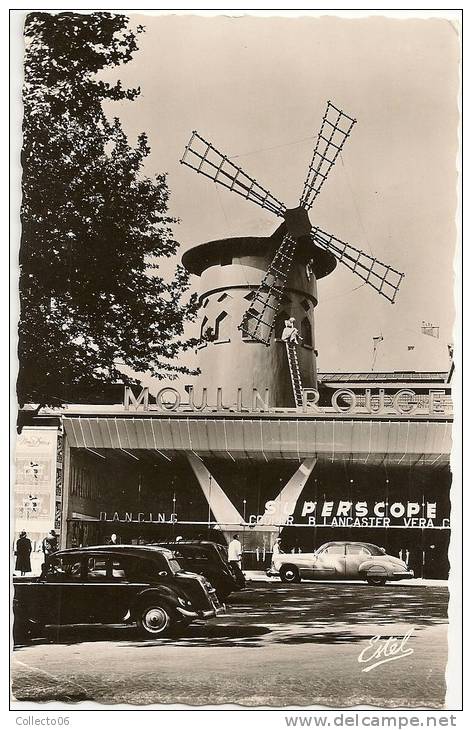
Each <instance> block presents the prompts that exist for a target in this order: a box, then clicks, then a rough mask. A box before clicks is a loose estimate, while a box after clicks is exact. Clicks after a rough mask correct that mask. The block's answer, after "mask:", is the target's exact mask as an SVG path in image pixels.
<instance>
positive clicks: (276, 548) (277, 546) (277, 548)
mask: <svg viewBox="0 0 472 730" xmlns="http://www.w3.org/2000/svg"><path fill="white" fill-rule="evenodd" d="M294 550H295V548H294ZM294 550H292V552H293V551H294ZM280 553H283V550H282V538H281V537H278V538H277V540H276V541H275V542H274V544H273V546H272V561H271V565H270V568H271V570H275V571H277V569H278V568H277V567H276V562H277V558H278V556H279V555H280Z"/></svg>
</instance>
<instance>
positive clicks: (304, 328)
mask: <svg viewBox="0 0 472 730" xmlns="http://www.w3.org/2000/svg"><path fill="white" fill-rule="evenodd" d="M300 334H301V336H302V338H303V339H302V343H303V344H304V345H306V346H307V347H312V346H313V338H312V334H311V324H310V320H309V319H308V317H304V318H303V319H302V322H301V325H300Z"/></svg>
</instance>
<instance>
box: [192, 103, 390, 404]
mask: <svg viewBox="0 0 472 730" xmlns="http://www.w3.org/2000/svg"><path fill="white" fill-rule="evenodd" d="M355 123H356V120H355V119H353V118H352V117H350V116H349V115H348V114H346V113H345V112H343V111H342V110H341V109H338V108H337V107H336V106H335V105H334V104H332V102H331V101H328V102H327V106H326V111H325V114H324V116H323V120H322V123H321V128H320V131H319V132H318V138H317V141H316V145H315V149H314V152H313V156H312V159H311V162H310V164H309V166H308V172H307V175H306V179H305V183H304V186H303V191H302V194H301V196H300V200H299V204H298V206H297V207H295V208H287V207H286V206H285V205H284V203H282V202H280V201H279V200H278V199H277V198H276V197H274V196H273V195H272V193H270V192H269V190H267V189H266V188H263V187H262V186H261V185H259V183H258V182H257V181H256V180H254V179H253V178H252V177H250V176H249V175H247V174H246V173H245V172H244V171H243V170H242V169H241V168H240V167H238V166H237V165H235V164H234V163H233V162H232V161H231V160H230V159H229V158H228V157H227V156H226V155H223V154H221V152H219V151H218V150H217V149H216V147H214V145H212V144H211V143H210V142H208V141H207V140H205V139H204V138H203V137H202V136H201V135H200V134H199V133H198V132H196V131H194V132H193V133H192V136H191V138H190V140H189V142H188V144H187V145H186V147H185V151H184V154H183V157H182V159H181V160H180V162H181V163H182V164H184V165H187V166H188V167H190V168H192V169H193V170H195V171H196V172H198V173H200V174H201V175H204V176H205V177H208V178H209V179H210V180H212V181H213V182H215V183H218V184H220V185H222V186H223V187H225V188H227V189H228V190H232V191H234V192H235V193H237V194H238V195H241V196H242V197H244V198H246V199H247V200H250V201H252V202H253V203H256V204H257V205H259V206H260V207H261V208H263V209H264V210H268V211H270V212H271V213H273V214H274V215H275V216H277V217H279V218H282V219H283V224H282V226H281V229H282V235H283V237H282V241H281V243H280V245H279V247H278V248H277V250H276V253H275V255H274V257H273V260H272V262H271V263H270V265H269V267H268V269H267V271H266V272H265V273H264V275H263V278H262V281H261V283H260V285H259V286H258V288H257V290H256V291H255V294H254V296H253V298H252V301H251V303H250V306H249V307H248V309H247V310H246V312H245V314H244V317H243V319H242V321H241V324H240V325H239V329H240V330H241V331H242V333H243V336H244V337H246V338H249V339H251V340H253V341H256V342H259V343H262V344H264V345H266V346H269V344H270V339H271V336H272V332H273V329H274V323H275V318H276V316H277V313H278V312H279V311H280V309H281V305H282V299H283V296H284V290H285V287H286V283H287V278H288V276H289V273H290V269H291V267H292V265H293V262H294V260H297V261H299V260H302V262H303V264H304V265H305V267H306V271H307V276H309V275H310V271H311V267H312V264H313V261H314V260H315V257H316V254H317V250H318V251H319V249H320V248H321V249H323V250H325V251H327V252H329V253H331V254H332V255H333V256H334V257H335V259H336V260H337V261H339V262H340V263H342V264H344V265H345V266H347V267H348V268H349V269H350V270H351V271H352V272H353V273H354V274H356V275H357V276H358V277H360V278H361V279H362V280H363V281H364V282H366V283H367V284H368V285H369V286H371V287H372V288H373V289H375V290H376V291H377V292H378V293H379V294H380V295H381V296H383V297H385V298H386V299H387V300H388V301H390V302H392V303H394V301H395V297H396V294H397V292H398V289H399V287H400V284H401V281H402V279H403V276H404V275H403V274H402V273H400V272H399V271H397V270H396V269H394V268H392V267H391V266H388V265H387V264H384V263H382V262H381V261H379V260H378V259H376V258H374V257H373V256H369V255H368V254H366V253H364V252H363V251H361V250H360V249H358V248H356V247H355V246H352V245H351V244H349V243H346V242H344V241H342V240H341V239H339V238H337V237H336V236H334V235H332V234H330V233H327V232H325V231H323V230H322V229H321V228H319V227H318V226H313V225H312V223H311V222H310V219H309V217H308V213H309V211H310V209H311V207H312V206H313V204H314V202H315V200H316V198H317V197H318V195H319V193H320V191H321V188H322V187H323V185H324V183H325V181H326V180H327V178H328V175H329V173H330V171H331V169H332V168H333V167H334V164H335V162H336V160H337V158H338V157H339V154H340V153H341V150H342V149H343V146H344V143H345V142H346V140H347V138H348V137H349V136H350V134H351V131H352V129H353V127H354V124H355ZM287 355H288V360H289V366H290V374H291V378H292V385H293V390H294V397H295V403H296V405H300V402H301V396H300V391H301V383H300V377H299V374H298V364H297V357H296V350H295V347H294V346H289V345H288V344H287Z"/></svg>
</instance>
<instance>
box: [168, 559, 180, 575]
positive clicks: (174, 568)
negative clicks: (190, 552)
mask: <svg viewBox="0 0 472 730" xmlns="http://www.w3.org/2000/svg"><path fill="white" fill-rule="evenodd" d="M168 563H169V565H170V567H171V569H172V572H173V573H178V572H179V571H180V570H183V568H182V566H181V565H180V563H179V561H178V560H176V559H175V558H170V559H169V560H168Z"/></svg>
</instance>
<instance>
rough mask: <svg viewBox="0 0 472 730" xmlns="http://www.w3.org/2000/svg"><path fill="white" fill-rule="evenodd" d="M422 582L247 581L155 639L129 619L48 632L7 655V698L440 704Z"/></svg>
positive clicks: (426, 588) (441, 645)
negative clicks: (217, 609)
mask: <svg viewBox="0 0 472 730" xmlns="http://www.w3.org/2000/svg"><path fill="white" fill-rule="evenodd" d="M431 583H432V582H430V583H428V584H420V585H404V584H402V585H396V584H387V585H386V586H383V587H372V586H368V585H367V584H363V583H338V584H335V583H321V582H318V583H314V582H303V583H301V584H299V585H286V584H283V583H280V582H279V581H277V580H272V581H270V582H267V581H266V582H262V581H253V582H249V583H248V586H249V587H248V588H247V589H246V590H245V591H241V592H239V593H235V594H233V595H232V596H230V598H229V600H228V604H227V612H226V613H225V614H224V615H221V616H218V617H217V618H215V619H212V620H210V621H207V622H198V623H195V624H192V625H191V626H190V627H189V628H188V629H187V630H186V631H185V632H184V633H183V634H182V636H180V637H178V638H171V639H161V640H159V641H155V640H148V639H143V638H142V637H141V636H139V635H138V634H137V632H136V631H135V629H134V628H133V627H130V626H126V627H121V626H93V627H90V626H88V627H84V626H73V627H67V628H62V629H60V630H59V631H58V630H57V629H53V628H51V629H49V630H48V635H47V637H46V638H44V639H36V640H34V641H33V642H32V643H31V644H29V645H27V646H19V647H16V648H15V650H14V652H13V655H12V694H13V697H14V699H15V701H16V702H15V705H16V706H18V707H20V706H21V704H18V705H17V704H16V703H23V702H28V703H29V702H48V701H58V702H63V703H69V702H72V703H81V702H83V701H93V702H98V703H102V704H104V705H107V704H112V703H125V704H130V705H149V704H186V705H191V706H199V705H219V704H239V705H242V706H249V707H254V706H269V707H284V706H307V705H325V706H328V707H352V706H354V705H372V706H380V707H402V708H413V707H428V708H441V707H443V704H444V697H445V689H446V688H445V679H444V673H445V668H446V663H447V603H448V590H447V587H446V586H445V585H438V584H432V585H431ZM409 632H412V633H411V635H410V636H409V638H408V633H409ZM376 636H379V637H381V638H380V640H379V641H378V642H376V643H375V644H372V637H376ZM405 636H407V638H406V639H405V640H404V642H403V645H402V646H401V647H400V646H399V645H400V640H401V639H402V638H403V637H405ZM389 637H397V643H396V646H394V645H393V641H394V640H392V639H390V641H389V642H388V645H387V646H386V642H387V640H388V639H389ZM376 648H377V650H378V649H379V648H383V651H382V652H380V654H381V655H380V656H377V657H373V658H371V657H372V655H373V653H374V650H375V649H376ZM411 650H412V651H411ZM386 658H388V659H389V661H387V662H383V663H382V664H378V665H377V663H378V662H379V661H381V660H384V659H386ZM359 659H364V660H366V661H359ZM367 660H369V661H367ZM373 665H377V666H373ZM366 669H367V670H368V671H365V670H366ZM363 670H364V671H363ZM80 706H81V705H80V704H77V705H76V708H77V709H80Z"/></svg>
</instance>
